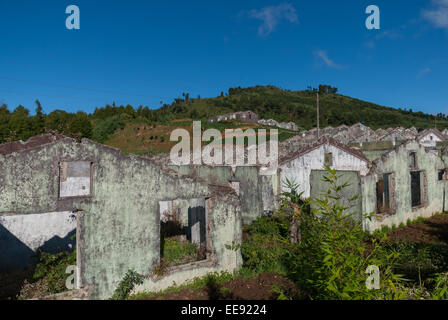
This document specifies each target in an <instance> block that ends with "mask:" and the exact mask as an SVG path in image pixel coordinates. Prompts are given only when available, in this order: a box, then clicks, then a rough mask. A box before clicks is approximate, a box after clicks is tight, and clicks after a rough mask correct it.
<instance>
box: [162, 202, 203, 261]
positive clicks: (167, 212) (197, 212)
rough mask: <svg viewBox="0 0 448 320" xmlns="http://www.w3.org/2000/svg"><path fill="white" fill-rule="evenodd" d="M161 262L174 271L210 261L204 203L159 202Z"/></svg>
mask: <svg viewBox="0 0 448 320" xmlns="http://www.w3.org/2000/svg"><path fill="white" fill-rule="evenodd" d="M159 208H160V262H161V264H163V265H164V266H166V267H174V266H179V265H184V264H188V263H191V262H196V261H202V260H205V259H206V258H207V255H206V252H207V248H206V243H207V241H206V210H205V199H192V200H174V201H160V202H159Z"/></svg>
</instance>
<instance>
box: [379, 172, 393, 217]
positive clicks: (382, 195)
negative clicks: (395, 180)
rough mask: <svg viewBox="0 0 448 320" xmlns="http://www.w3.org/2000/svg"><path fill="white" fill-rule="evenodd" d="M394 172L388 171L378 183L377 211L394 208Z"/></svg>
mask: <svg viewBox="0 0 448 320" xmlns="http://www.w3.org/2000/svg"><path fill="white" fill-rule="evenodd" d="M392 188H393V186H392V174H390V173H386V174H384V175H383V176H381V177H380V178H379V179H378V182H377V183H376V201H377V212H378V213H387V212H390V211H391V209H392V198H393V192H392V191H393V190H392Z"/></svg>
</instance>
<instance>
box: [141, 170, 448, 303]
mask: <svg viewBox="0 0 448 320" xmlns="http://www.w3.org/2000/svg"><path fill="white" fill-rule="evenodd" d="M326 170H327V172H328V173H327V178H326V182H329V183H330V186H331V188H330V190H328V192H327V193H326V194H325V195H323V196H322V197H321V199H313V200H311V201H307V202H304V201H301V200H300V194H298V193H297V192H295V191H294V190H296V187H297V186H295V185H293V184H291V183H289V182H287V185H288V187H289V190H290V192H285V193H284V194H283V199H282V202H281V209H280V211H279V212H278V213H276V214H275V215H273V216H272V217H262V218H259V219H258V220H257V221H255V222H254V223H253V224H252V225H250V226H246V227H245V229H244V240H243V243H242V244H241V245H237V246H234V245H232V246H228V248H227V249H228V250H235V249H236V250H237V249H241V253H242V256H243V260H244V266H243V268H242V269H241V270H240V271H239V272H235V273H234V274H233V275H230V274H225V275H222V276H221V275H219V274H215V275H211V276H208V277H204V278H199V279H195V280H193V281H192V282H191V283H188V284H186V285H183V286H173V287H171V288H169V289H167V290H165V291H164V292H161V293H142V294H139V295H137V296H135V297H134V298H142V297H148V296H153V297H157V296H162V295H163V294H166V293H168V292H172V291H180V290H182V289H185V288H189V289H192V290H196V289H200V288H203V287H204V286H206V285H207V283H210V279H209V277H214V278H216V281H217V282H218V283H219V282H221V281H222V282H228V281H230V280H233V279H235V278H238V277H241V276H244V275H246V276H247V275H250V276H251V277H254V276H256V275H257V274H263V273H275V274H284V275H286V276H287V277H288V278H289V279H290V280H292V281H293V282H294V283H295V285H296V287H297V290H296V291H295V294H294V295H293V294H292V293H291V292H286V291H283V290H282V289H280V288H275V287H274V288H272V290H273V291H274V292H275V293H276V294H277V297H278V299H282V300H289V299H318V300H327V299H331V300H343V299H347V300H398V299H434V300H438V299H448V246H447V245H446V244H438V243H434V244H427V243H412V242H408V241H402V240H401V241H396V242H393V241H391V240H390V239H389V238H388V234H389V233H390V232H391V229H388V230H386V229H385V230H383V231H381V232H377V233H375V234H373V235H371V234H368V233H366V232H364V231H363V230H362V228H361V226H360V225H359V223H356V222H355V221H354V219H353V218H352V217H351V215H350V214H348V213H347V212H349V211H348V209H349V207H350V203H351V202H352V201H354V200H356V197H353V199H349V200H348V201H343V200H342V198H341V196H340V194H341V193H342V190H343V189H344V188H345V187H347V184H346V183H344V182H343V181H340V177H339V176H338V175H337V174H336V172H335V171H333V170H331V169H330V168H326ZM311 204H312V205H311ZM366 218H369V216H366ZM421 221H424V220H422V219H418V221H416V222H414V223H419V222H420V223H421ZM402 227H404V226H402ZM369 266H377V267H378V268H379V271H380V277H379V280H380V283H379V284H380V287H379V289H369V287H367V286H366V283H367V280H368V277H369V274H367V273H366V271H367V269H368V267H369ZM222 298H225V297H224V296H223V297H222Z"/></svg>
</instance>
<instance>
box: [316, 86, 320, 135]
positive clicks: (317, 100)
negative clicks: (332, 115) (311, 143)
mask: <svg viewBox="0 0 448 320" xmlns="http://www.w3.org/2000/svg"><path fill="white" fill-rule="evenodd" d="M316 97H317V99H316V102H317V104H316V107H317V139H318V140H319V138H320V128H319V92H317V93H316Z"/></svg>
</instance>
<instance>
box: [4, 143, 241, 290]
mask: <svg viewBox="0 0 448 320" xmlns="http://www.w3.org/2000/svg"><path fill="white" fill-rule="evenodd" d="M61 161H90V162H92V163H93V166H92V185H91V187H92V195H91V196H86V197H71V198H59V162H61ZM0 167H2V168H7V169H6V170H2V171H1V172H0V213H3V214H5V213H14V214H34V213H45V212H60V211H83V212H84V213H82V214H80V215H79V217H78V219H79V222H78V230H77V232H78V236H79V237H78V239H77V241H78V246H79V247H78V250H79V254H78V256H79V257H80V258H81V259H80V260H81V261H78V267H79V268H80V273H81V282H82V284H83V285H93V293H92V297H95V298H108V297H110V295H111V294H112V293H113V290H114V289H115V288H116V286H117V284H118V283H119V281H120V280H121V279H122V278H123V276H124V275H125V274H126V272H127V271H128V270H129V269H133V270H135V271H137V272H139V273H141V274H148V273H150V272H151V270H152V268H153V267H154V266H155V265H156V264H157V263H158V261H159V258H160V251H159V248H160V234H159V227H160V217H159V212H158V209H159V208H158V202H159V201H164V200H174V199H178V198H183V199H193V198H200V197H204V198H209V197H211V196H213V194H212V193H211V191H210V190H209V187H208V186H207V185H206V184H203V183H200V182H196V181H194V180H191V179H177V177H176V175H175V174H174V173H169V172H165V171H163V170H161V169H160V168H159V167H158V166H156V165H155V164H153V163H152V162H151V161H149V160H148V159H145V158H141V157H137V156H132V155H131V156H125V155H124V154H122V153H121V152H120V151H119V150H117V149H114V148H110V147H106V146H104V145H100V144H97V143H94V142H91V141H89V140H83V143H77V142H75V141H74V140H72V139H68V138H67V139H64V140H61V141H58V142H56V143H54V144H50V145H45V146H42V147H38V148H34V149H31V150H25V151H22V152H20V153H13V154H11V155H6V156H0ZM229 197H230V199H233V198H236V196H234V195H230V196H229ZM228 203H229V204H228V205H226V204H222V206H223V207H224V208H226V209H228V211H229V212H233V213H234V214H235V218H234V219H236V220H238V219H240V216H239V211H238V210H237V208H236V207H237V204H236V203H235V202H234V201H229V202H228ZM212 214H215V213H212ZM216 214H217V213H216ZM215 232H216V233H217V234H219V232H220V229H219V225H218V226H217V229H216V230H215ZM231 236H234V234H232V235H231ZM236 238H238V235H236ZM216 241H218V242H219V241H220V240H219V238H218V239H217V240H216ZM238 254H239V252H237V253H236V256H237V255H238ZM217 259H218V260H219V259H220V257H219V256H218V257H217ZM233 265H236V264H235V263H234V264H233Z"/></svg>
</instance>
